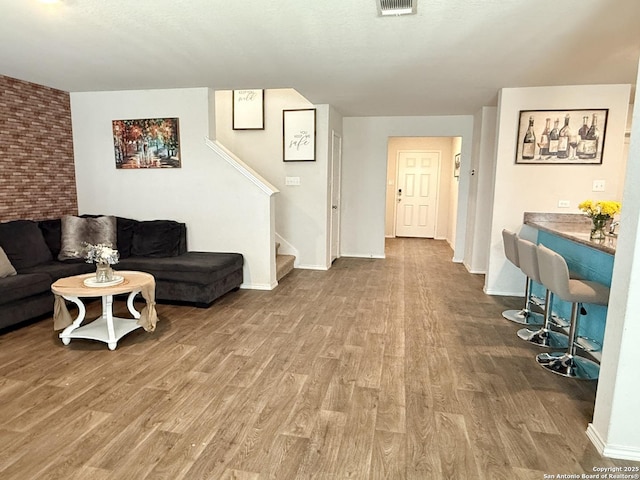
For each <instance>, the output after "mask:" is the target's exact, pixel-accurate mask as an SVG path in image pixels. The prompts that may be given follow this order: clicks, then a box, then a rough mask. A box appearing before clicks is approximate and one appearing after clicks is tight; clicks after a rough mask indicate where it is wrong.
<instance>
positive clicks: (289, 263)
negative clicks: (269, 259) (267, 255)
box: [276, 255, 296, 281]
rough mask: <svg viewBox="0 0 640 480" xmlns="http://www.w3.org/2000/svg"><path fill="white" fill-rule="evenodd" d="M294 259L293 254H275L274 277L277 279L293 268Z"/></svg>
mask: <svg viewBox="0 0 640 480" xmlns="http://www.w3.org/2000/svg"><path fill="white" fill-rule="evenodd" d="M295 261H296V257H295V256H294V255H276V279H277V280H278V281H280V280H281V279H282V278H283V277H284V276H286V275H287V274H288V273H290V272H291V270H293V264H294V263H295Z"/></svg>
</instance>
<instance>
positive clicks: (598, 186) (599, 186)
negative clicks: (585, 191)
mask: <svg viewBox="0 0 640 480" xmlns="http://www.w3.org/2000/svg"><path fill="white" fill-rule="evenodd" d="M604 187H605V181H604V180H594V181H593V188H592V189H591V191H592V192H604Z"/></svg>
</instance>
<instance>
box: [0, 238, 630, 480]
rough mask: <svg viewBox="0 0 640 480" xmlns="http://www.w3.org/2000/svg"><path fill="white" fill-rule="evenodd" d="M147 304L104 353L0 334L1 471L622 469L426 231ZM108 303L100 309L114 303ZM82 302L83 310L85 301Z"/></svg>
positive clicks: (44, 331) (519, 472) (297, 473)
mask: <svg viewBox="0 0 640 480" xmlns="http://www.w3.org/2000/svg"><path fill="white" fill-rule="evenodd" d="M386 255H387V258H386V259H385V260H369V259H353V258H343V259H339V260H338V261H337V262H336V263H335V264H334V266H333V268H332V269H331V270H330V271H328V272H319V271H309V270H295V271H294V272H293V273H292V274H290V275H289V276H288V277H286V278H285V279H284V280H283V281H282V283H281V284H280V286H279V287H278V288H277V289H275V290H273V291H271V292H261V291H242V290H241V291H238V292H234V293H231V294H229V295H227V296H225V297H223V298H222V299H221V300H219V301H218V302H216V303H215V304H214V305H213V306H212V307H211V308H209V309H197V308H192V307H185V306H172V305H159V306H158V313H159V317H160V323H159V324H158V329H157V331H156V332H155V333H153V334H149V333H145V332H143V331H140V330H139V331H136V332H133V333H132V334H130V335H129V336H127V337H125V338H124V339H123V340H121V342H120V343H119V345H118V348H117V350H116V351H113V352H111V351H109V350H108V349H107V348H106V345H105V344H102V343H97V342H91V341H84V340H73V341H72V342H71V344H70V345H69V346H68V347H64V346H63V345H62V343H61V342H60V341H59V339H57V337H56V336H55V334H54V333H53V331H52V324H51V323H52V322H51V320H50V319H45V320H43V321H40V322H38V323H35V324H32V325H29V326H26V327H24V328H21V329H19V330H15V331H11V332H7V333H5V334H4V335H2V336H0V478H2V479H3V480H12V479H16V480H25V479H38V480H44V479H63V478H64V479H83V480H86V479H91V480H100V479H135V480H144V479H170V480H178V479H188V480H196V479H208V480H209V479H262V478H272V479H278V480H280V479H298V478H299V479H319V480H334V479H347V478H357V479H383V478H387V479H420V480H426V479H455V480H458V479H486V480H489V479H490V480H497V479H505V480H513V479H536V480H537V479H542V478H544V474H582V473H592V472H593V467H608V466H626V465H636V466H637V465H639V464H638V463H633V462H623V461H614V460H610V459H605V458H601V457H600V456H599V455H598V453H597V452H596V450H595V448H594V447H593V446H592V445H591V443H590V441H589V440H588V438H587V437H586V435H585V430H586V428H587V424H588V423H589V422H590V420H591V418H592V414H593V404H594V398H595V387H596V385H595V383H589V382H579V381H574V380H568V379H564V378H561V377H557V376H555V375H552V374H550V373H547V372H545V371H544V370H542V369H541V368H539V367H538V366H537V365H536V364H535V363H534V361H533V357H534V354H536V353H537V352H538V351H539V350H537V349H536V348H534V347H532V346H529V345H526V344H525V343H524V342H522V341H520V340H519V339H518V338H517V337H516V335H515V332H516V331H517V329H518V328H517V326H515V325H513V324H511V323H509V322H507V321H506V320H503V319H502V318H501V316H500V312H501V311H502V310H504V309H506V308H514V307H519V306H520V300H519V299H514V298H496V297H489V296H486V295H484V294H483V293H482V281H483V280H482V277H481V276H474V275H471V274H469V273H467V272H466V270H465V269H464V267H463V266H461V265H457V264H452V263H451V256H452V252H451V250H450V248H449V247H448V246H447V244H446V243H445V242H441V241H433V240H418V239H395V240H389V241H388V242H387V251H386ZM122 304H123V302H119V305H118V307H117V308H118V310H122V312H124V307H123V305H122ZM97 307H98V304H97V303H93V304H91V306H90V308H89V311H90V313H92V314H93V315H94V316H95V315H96V314H97Z"/></svg>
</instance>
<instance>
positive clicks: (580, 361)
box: [536, 352, 600, 380]
mask: <svg viewBox="0 0 640 480" xmlns="http://www.w3.org/2000/svg"><path fill="white" fill-rule="evenodd" d="M536 362H538V365H540V366H541V367H542V368H544V369H546V370H549V371H550V372H552V373H555V374H556V375H562V376H563V377H568V378H575V379H578V380H597V379H598V375H599V373H600V365H598V364H597V363H596V362H594V361H591V360H588V359H586V358H583V357H577V356H574V355H568V354H566V353H562V352H552V353H540V354H538V356H536Z"/></svg>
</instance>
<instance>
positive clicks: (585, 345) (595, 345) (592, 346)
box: [576, 336, 602, 352]
mask: <svg viewBox="0 0 640 480" xmlns="http://www.w3.org/2000/svg"><path fill="white" fill-rule="evenodd" d="M576 345H577V346H578V347H580V348H581V349H583V350H584V351H585V352H600V351H602V344H601V343H600V342H599V341H597V340H594V339H593V338H589V337H583V336H578V338H577V339H576Z"/></svg>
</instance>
